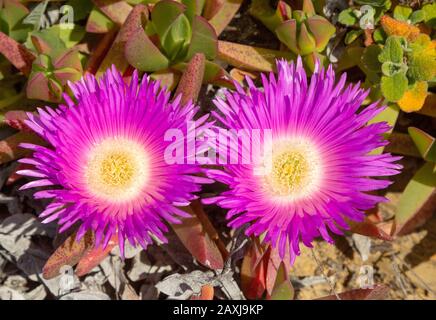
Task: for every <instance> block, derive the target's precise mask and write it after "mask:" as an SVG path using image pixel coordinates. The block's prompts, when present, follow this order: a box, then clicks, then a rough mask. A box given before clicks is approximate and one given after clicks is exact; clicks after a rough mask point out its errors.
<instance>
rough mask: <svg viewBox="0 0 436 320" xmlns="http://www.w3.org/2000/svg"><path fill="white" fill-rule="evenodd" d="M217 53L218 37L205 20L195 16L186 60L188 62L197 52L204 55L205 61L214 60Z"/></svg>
mask: <svg viewBox="0 0 436 320" xmlns="http://www.w3.org/2000/svg"><path fill="white" fill-rule="evenodd" d="M217 51H218V37H217V35H216V32H215V30H214V29H213V27H212V26H211V25H210V24H209V23H208V22H207V20H206V19H204V18H203V17H200V16H195V17H194V20H193V23H192V38H191V43H190V44H189V48H188V53H187V56H186V60H190V59H191V58H192V57H193V56H194V54H196V53H198V52H202V53H204V55H205V56H206V59H208V60H214V59H215V57H216V55H217Z"/></svg>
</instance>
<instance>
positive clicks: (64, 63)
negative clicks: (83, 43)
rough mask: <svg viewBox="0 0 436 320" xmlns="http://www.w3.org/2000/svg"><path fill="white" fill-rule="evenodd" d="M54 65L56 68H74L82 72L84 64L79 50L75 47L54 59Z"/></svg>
mask: <svg viewBox="0 0 436 320" xmlns="http://www.w3.org/2000/svg"><path fill="white" fill-rule="evenodd" d="M53 66H54V67H55V68H56V69H61V68H73V69H75V70H77V71H79V72H82V64H81V62H80V58H79V52H78V51H77V50H75V49H70V50H68V51H66V52H65V53H63V54H62V55H61V56H59V57H58V58H57V59H55V60H54V61H53Z"/></svg>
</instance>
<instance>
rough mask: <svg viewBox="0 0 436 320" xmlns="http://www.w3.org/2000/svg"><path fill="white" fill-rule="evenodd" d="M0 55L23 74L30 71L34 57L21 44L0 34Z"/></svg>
mask: <svg viewBox="0 0 436 320" xmlns="http://www.w3.org/2000/svg"><path fill="white" fill-rule="evenodd" d="M0 53H1V54H3V55H4V56H5V58H6V59H8V60H9V61H10V63H12V65H13V66H14V67H15V68H17V69H18V70H20V71H21V72H23V73H24V74H26V75H27V74H29V73H30V70H31V69H32V62H33V60H35V56H34V55H33V54H32V53H31V52H30V51H29V50H28V49H27V48H26V47H25V46H23V45H22V44H20V43H18V42H17V41H15V40H14V39H12V38H10V37H8V36H7V35H5V34H4V33H3V32H0Z"/></svg>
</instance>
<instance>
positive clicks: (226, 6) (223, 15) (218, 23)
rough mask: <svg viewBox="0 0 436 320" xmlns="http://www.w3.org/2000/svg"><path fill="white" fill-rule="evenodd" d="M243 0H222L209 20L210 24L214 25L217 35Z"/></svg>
mask: <svg viewBox="0 0 436 320" xmlns="http://www.w3.org/2000/svg"><path fill="white" fill-rule="evenodd" d="M242 1H243V0H224V3H223V4H222V6H221V8H220V10H219V11H218V12H217V13H216V14H215V15H214V16H213V18H212V19H210V20H209V22H210V24H211V25H212V26H213V27H214V29H215V31H216V33H217V35H220V34H221V32H223V31H224V29H225V28H226V27H227V25H228V24H229V23H230V21H231V20H232V19H233V17H234V16H235V14H236V12H238V10H239V8H240V7H241V4H242Z"/></svg>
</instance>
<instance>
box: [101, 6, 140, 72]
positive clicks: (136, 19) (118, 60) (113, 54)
mask: <svg viewBox="0 0 436 320" xmlns="http://www.w3.org/2000/svg"><path fill="white" fill-rule="evenodd" d="M147 17H148V9H147V7H146V6H144V5H142V4H138V5H137V6H135V7H134V8H133V10H132V11H131V12H130V14H129V16H128V17H127V19H126V23H124V24H123V26H122V27H121V29H120V31H119V33H118V34H117V37H116V38H115V40H114V42H113V43H112V46H111V48H110V49H109V52H108V53H107V55H106V56H105V58H104V59H103V61H102V63H101V64H100V68H99V69H98V71H97V76H100V75H101V74H103V73H104V72H105V71H106V70H107V69H108V68H110V67H111V65H112V64H114V65H115V66H116V67H117V69H118V70H119V71H120V72H124V71H126V69H127V68H128V66H129V63H128V62H127V60H126V58H125V56H124V50H125V45H126V42H127V40H129V38H130V37H131V36H132V34H133V32H134V31H136V30H137V29H138V26H140V25H141V21H142V18H145V19H147Z"/></svg>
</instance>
